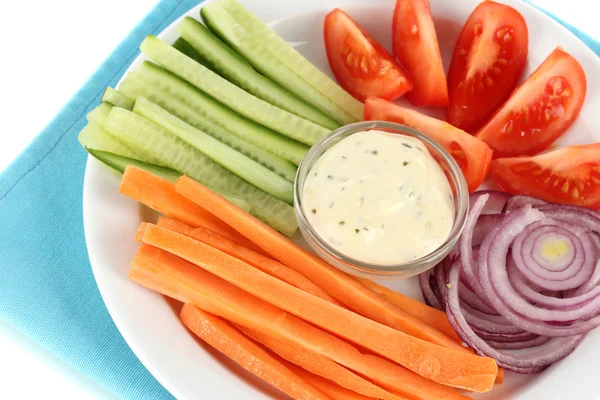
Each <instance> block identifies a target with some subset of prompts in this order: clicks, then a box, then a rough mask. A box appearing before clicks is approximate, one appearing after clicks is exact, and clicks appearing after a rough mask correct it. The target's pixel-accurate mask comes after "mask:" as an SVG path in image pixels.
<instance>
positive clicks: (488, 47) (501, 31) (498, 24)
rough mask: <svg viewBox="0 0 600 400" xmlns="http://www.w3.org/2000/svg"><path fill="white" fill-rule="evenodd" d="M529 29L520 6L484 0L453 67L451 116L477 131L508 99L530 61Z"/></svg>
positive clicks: (458, 47)
mask: <svg viewBox="0 0 600 400" xmlns="http://www.w3.org/2000/svg"><path fill="white" fill-rule="evenodd" d="M528 36H529V34H528V30H527V24H526V22H525V19H524V18H523V16H522V15H521V14H520V13H519V12H518V11H517V10H515V9H514V8H512V7H509V6H507V5H504V4H499V3H496V2H493V1H484V2H482V3H481V4H479V5H478V6H477V8H475V10H474V11H473V12H472V13H471V15H470V16H469V18H468V19H467V21H466V23H465V25H464V27H463V29H462V31H461V33H460V36H459V38H458V41H457V43H456V46H455V48H454V54H453V56H452V61H451V63H450V69H449V71H448V93H449V96H450V105H449V107H448V109H447V110H446V119H447V121H448V122H449V123H451V124H452V125H454V126H456V127H458V128H461V129H463V130H465V131H467V132H471V133H474V132H476V131H477V130H478V129H479V128H480V127H481V126H482V125H483V124H484V123H485V122H486V121H487V120H488V119H489V118H490V116H491V115H492V114H493V113H494V112H495V111H496V110H497V109H498V108H499V107H500V106H501V105H502V103H504V102H505V101H506V99H508V97H509V96H510V93H511V92H512V91H513V89H514V88H515V87H516V85H517V83H518V82H519V78H520V77H521V75H522V73H523V69H524V68H525V65H526V62H527V52H528V41H529V39H528Z"/></svg>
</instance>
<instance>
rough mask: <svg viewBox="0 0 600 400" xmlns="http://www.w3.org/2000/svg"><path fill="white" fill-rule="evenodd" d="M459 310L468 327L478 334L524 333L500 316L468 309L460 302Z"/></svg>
mask: <svg viewBox="0 0 600 400" xmlns="http://www.w3.org/2000/svg"><path fill="white" fill-rule="evenodd" d="M460 308H461V310H462V312H463V315H464V317H465V319H466V320H467V322H468V323H469V325H471V326H472V327H473V329H477V330H478V331H480V332H487V333H494V334H512V335H515V334H520V333H523V332H524V331H523V329H521V328H519V327H517V326H515V325H513V324H511V323H510V322H508V321H507V320H506V318H504V317H503V316H501V315H489V314H485V313H482V312H481V311H477V310H475V309H473V308H471V307H469V306H468V305H467V304H465V303H464V302H462V301H461V302H460Z"/></svg>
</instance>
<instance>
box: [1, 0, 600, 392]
mask: <svg viewBox="0 0 600 400" xmlns="http://www.w3.org/2000/svg"><path fill="white" fill-rule="evenodd" d="M197 3H199V0H162V1H161V2H160V3H159V4H158V5H157V6H156V8H155V9H154V10H153V11H152V12H151V13H150V14H149V15H148V16H147V17H146V18H145V19H144V20H143V21H142V23H141V24H139V25H138V26H137V27H136V28H135V29H134V30H133V32H132V33H131V34H130V35H129V36H128V37H127V38H126V39H125V41H124V42H123V43H122V44H121V45H120V46H119V47H118V48H117V49H116V50H115V52H114V53H113V54H112V55H111V56H110V58H109V59H108V60H107V61H106V62H105V63H104V64H103V65H102V66H101V67H100V69H99V70H98V71H97V72H96V73H95V74H94V76H93V77H92V78H91V79H90V80H89V82H88V83H86V85H85V86H84V87H83V88H82V89H81V90H80V91H79V93H77V94H76V95H75V97H74V98H73V99H72V100H71V101H70V102H69V103H68V104H67V105H66V106H65V107H64V109H63V110H62V111H61V112H60V114H59V115H58V116H57V117H56V118H55V119H54V121H52V122H51V123H50V125H49V126H48V127H47V128H46V129H45V130H44V131H43V132H42V133H41V134H40V135H39V136H38V137H37V138H36V139H35V140H34V142H33V143H32V144H31V145H30V146H29V148H28V149H27V150H25V151H24V152H23V154H21V155H20V156H19V158H18V159H17V160H16V161H15V162H14V163H13V164H12V165H11V166H10V167H9V168H8V169H6V170H5V171H4V173H3V174H2V175H0V221H1V224H2V225H1V227H2V229H0V318H3V319H5V320H6V321H8V322H9V323H10V324H12V325H13V326H15V327H16V328H17V329H19V330H21V331H22V332H24V333H25V334H26V335H27V336H29V337H30V338H32V339H33V340H35V341H37V342H39V343H40V344H41V345H42V346H43V347H45V348H46V349H47V350H48V351H50V352H51V353H53V354H55V355H57V356H58V357H60V358H61V359H63V360H65V361H66V362H67V363H68V364H70V365H72V366H73V367H75V368H76V369H78V370H79V371H81V372H82V373H84V374H85V375H87V376H89V377H90V378H91V379H92V380H93V381H95V382H97V383H98V384H100V385H101V386H103V387H105V388H106V389H107V390H109V391H110V392H112V393H114V394H115V395H116V396H117V397H119V398H121V399H144V400H145V399H155V400H162V399H171V398H172V396H171V395H170V394H169V393H168V392H167V391H166V390H165V389H164V388H162V386H161V385H160V384H159V383H158V382H157V381H156V380H155V379H154V378H153V377H152V376H151V375H150V373H148V371H147V370H146V369H145V368H144V367H143V366H142V364H141V363H140V362H139V361H138V359H137V358H136V357H135V355H134V354H133V353H132V352H131V350H130V349H129V348H128V346H127V344H126V343H125V341H124V340H123V338H122V337H121V335H120V334H119V332H118V330H117V328H116V327H115V325H114V323H113V321H112V320H111V318H110V316H109V314H108V312H107V310H106V308H105V306H104V304H103V302H102V299H101V297H100V293H99V292H98V288H97V287H96V283H95V281H94V277H93V276H92V272H91V268H90V265H89V261H88V256H87V251H86V246H85V241H84V234H83V223H82V209H81V199H82V189H83V175H84V170H85V161H86V157H87V156H86V153H85V152H84V151H83V150H82V149H81V148H80V147H79V144H78V142H77V134H78V132H79V131H80V130H81V128H83V126H84V125H85V122H86V121H85V115H86V113H87V112H89V111H90V110H91V109H92V108H93V107H94V106H95V105H96V104H97V103H98V101H99V99H100V95H101V94H102V91H103V89H104V87H106V86H107V85H111V86H114V85H115V84H116V83H117V82H118V80H119V78H120V77H121V75H122V74H123V73H124V72H125V70H126V69H127V67H128V66H129V64H130V63H131V62H132V61H133V59H134V58H135V57H136V55H137V54H138V45H139V44H140V43H141V41H142V39H143V38H144V37H145V36H146V35H147V34H150V33H154V34H156V33H159V32H160V31H161V30H163V29H164V28H165V27H166V26H167V25H168V24H169V23H171V22H172V21H173V20H174V19H176V18H177V17H179V16H180V15H181V14H182V13H184V12H185V11H187V10H188V9H189V8H191V7H192V6H194V5H196V4H197ZM567 28H569V29H570V30H571V31H573V32H574V33H575V34H577V35H578V36H579V37H580V38H581V39H582V40H583V41H584V42H585V43H587V44H588V45H589V46H590V47H591V48H592V49H593V50H594V51H595V52H596V53H597V54H599V53H600V44H599V43H597V42H595V41H594V40H592V39H591V38H590V37H588V36H587V35H585V34H583V33H582V32H580V31H578V30H577V29H575V28H573V27H570V26H567Z"/></svg>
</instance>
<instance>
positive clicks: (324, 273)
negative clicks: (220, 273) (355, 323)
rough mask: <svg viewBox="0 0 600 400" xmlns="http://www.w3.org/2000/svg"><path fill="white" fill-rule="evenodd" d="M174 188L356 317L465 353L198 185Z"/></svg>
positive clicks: (184, 180)
mask: <svg viewBox="0 0 600 400" xmlns="http://www.w3.org/2000/svg"><path fill="white" fill-rule="evenodd" d="M175 189H176V190H177V191H178V192H179V193H181V194H182V195H183V196H185V197H187V198H188V199H190V200H191V201H193V202H195V203H197V204H202V206H203V207H205V208H206V209H207V210H209V211H210V212H212V213H213V214H214V215H216V216H217V217H219V218H220V219H222V220H223V221H225V222H226V223H227V224H229V225H230V226H231V227H232V228H233V229H235V230H236V231H238V232H239V233H241V234H242V235H244V236H246V237H247V238H248V239H250V240H251V241H252V242H254V243H255V244H256V245H257V246H259V247H261V248H262V249H263V250H265V251H266V252H267V253H268V254H270V255H271V256H272V257H274V258H275V259H277V260H279V261H281V262H282V263H283V264H285V265H287V266H288V267H290V268H292V269H294V270H296V271H297V272H299V273H301V274H302V275H304V276H305V277H307V278H308V279H310V280H311V281H312V282H314V283H315V284H316V285H318V286H319V287H321V288H322V289H323V290H325V291H326V292H327V293H328V294H329V295H330V296H331V297H333V298H335V299H337V300H339V301H341V302H342V303H344V304H346V305H347V306H348V307H350V308H351V309H353V310H355V311H356V312H358V313H359V314H362V315H364V316H366V317H368V318H370V319H372V320H374V321H377V322H380V323H382V324H385V325H388V326H390V327H392V328H395V329H398V330H400V331H402V332H404V333H407V334H409V335H412V336H415V337H418V338H420V339H423V340H426V341H429V342H431V343H435V344H439V345H442V346H445V347H448V348H451V349H455V350H459V351H463V352H464V351H465V349H464V347H462V345H461V344H459V343H457V342H456V341H454V340H453V339H452V338H450V337H448V336H446V335H444V334H443V333H441V332H439V331H438V330H436V329H434V328H432V327H430V326H429V325H427V324H426V323H424V322H422V321H420V320H418V319H416V318H414V317H413V316H411V315H409V314H408V313H407V312H405V311H403V310H401V309H400V308H398V307H397V306H395V305H393V304H391V303H390V302H388V301H386V300H385V299H384V298H383V297H381V296H380V295H378V294H377V293H375V292H373V291H372V290H369V289H368V288H366V287H365V286H363V285H362V284H360V283H359V282H358V281H356V280H355V279H353V278H351V277H350V276H348V275H347V274H345V273H344V272H342V271H340V270H338V269H337V268H335V267H333V266H331V265H329V264H327V263H326V262H325V261H323V260H322V259H320V258H319V257H317V256H316V255H314V254H312V253H310V252H309V251H307V250H305V249H303V248H301V247H300V246H298V245H297V244H295V243H294V242H292V241H291V240H290V239H288V238H286V237H285V236H283V235H282V234H280V233H279V232H277V231H276V230H274V229H273V228H271V227H269V226H268V225H266V224H264V223H263V222H261V221H259V220H258V219H256V218H254V217H253V216H251V215H250V214H248V213H246V212H245V211H243V210H242V209H240V208H238V207H236V206H235V205H233V204H231V203H230V202H228V201H227V200H226V199H224V198H223V197H221V196H219V195H218V194H216V193H214V192H213V191H211V190H210V189H208V188H206V187H205V186H203V185H201V184H199V183H198V182H196V181H194V180H192V179H190V178H188V177H185V176H184V177H181V178H179V179H178V180H177V181H176V183H175Z"/></svg>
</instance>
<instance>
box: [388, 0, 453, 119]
mask: <svg viewBox="0 0 600 400" xmlns="http://www.w3.org/2000/svg"><path fill="white" fill-rule="evenodd" d="M392 43H393V49H394V56H396V58H397V59H398V61H399V62H400V64H401V65H402V67H403V68H404V69H405V70H406V71H407V73H408V74H409V76H410V78H411V79H412V82H413V85H414V87H413V90H411V91H410V92H408V94H407V98H408V100H409V101H410V102H411V103H412V104H413V105H415V106H431V107H447V106H448V85H447V83H446V73H445V72H444V65H443V64H442V56H441V54H440V47H439V44H438V39H437V35H436V32H435V26H434V25H433V19H432V18H431V8H430V4H429V0H397V1H396V8H395V9H394V20H393V23H392Z"/></svg>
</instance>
